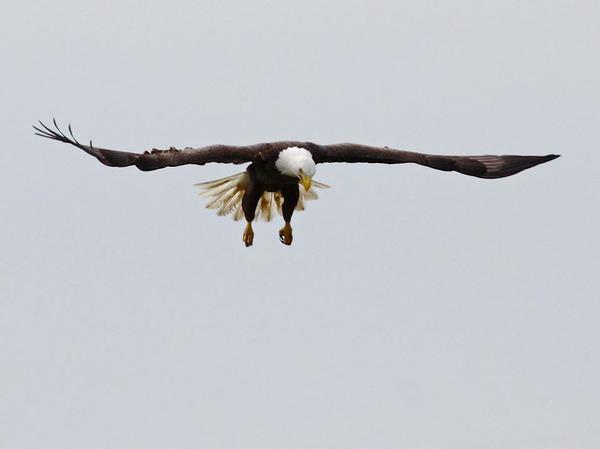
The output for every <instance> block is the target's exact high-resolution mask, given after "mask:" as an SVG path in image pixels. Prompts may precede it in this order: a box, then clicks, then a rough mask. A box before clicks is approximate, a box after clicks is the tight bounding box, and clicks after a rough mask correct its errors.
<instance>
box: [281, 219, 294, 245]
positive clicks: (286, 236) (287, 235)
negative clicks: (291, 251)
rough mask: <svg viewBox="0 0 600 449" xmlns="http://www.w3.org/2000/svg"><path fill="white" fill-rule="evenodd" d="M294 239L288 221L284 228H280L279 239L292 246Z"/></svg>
mask: <svg viewBox="0 0 600 449" xmlns="http://www.w3.org/2000/svg"><path fill="white" fill-rule="evenodd" d="M292 240H294V238H293V236H292V227H291V226H290V224H289V223H286V224H285V226H284V227H283V228H281V229H280V230H279V241H280V242H281V243H283V244H284V245H287V246H290V245H291V244H292Z"/></svg>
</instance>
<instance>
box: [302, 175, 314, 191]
mask: <svg viewBox="0 0 600 449" xmlns="http://www.w3.org/2000/svg"><path fill="white" fill-rule="evenodd" d="M300 184H302V186H303V187H304V190H305V191H306V192H308V191H309V189H310V185H311V184H312V178H311V177H310V176H306V175H305V174H303V173H301V174H300Z"/></svg>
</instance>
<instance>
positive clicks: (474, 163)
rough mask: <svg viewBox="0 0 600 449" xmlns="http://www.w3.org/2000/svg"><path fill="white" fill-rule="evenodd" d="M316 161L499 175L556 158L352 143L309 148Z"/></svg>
mask: <svg viewBox="0 0 600 449" xmlns="http://www.w3.org/2000/svg"><path fill="white" fill-rule="evenodd" d="M311 153H312V155H313V159H314V160H315V162H316V163H326V162H365V163H374V164H404V163H409V162H412V163H415V164H419V165H424V166H426V167H431V168H435V169H436V170H443V171H456V172H459V173H462V174H465V175H469V176H477V177H479V178H487V179H492V178H503V177H505V176H510V175H514V174H515V173H519V172H520V171H522V170H526V169H528V168H531V167H534V166H536V165H538V164H542V163H544V162H548V161H551V160H552V159H556V158H557V157H558V155H556V154H549V155H547V156H493V155H485V156H441V155H439V156H438V155H433V154H424V153H414V152H412V151H401V150H393V149H391V148H387V147H372V146H367V145H357V144H353V143H342V144H336V145H318V146H315V147H313V148H311Z"/></svg>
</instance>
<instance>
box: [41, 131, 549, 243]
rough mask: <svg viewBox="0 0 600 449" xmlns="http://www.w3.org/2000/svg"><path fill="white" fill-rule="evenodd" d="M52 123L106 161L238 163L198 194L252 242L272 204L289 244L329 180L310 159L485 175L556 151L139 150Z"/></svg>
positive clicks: (303, 145)
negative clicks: (81, 136) (296, 220)
mask: <svg viewBox="0 0 600 449" xmlns="http://www.w3.org/2000/svg"><path fill="white" fill-rule="evenodd" d="M53 123H54V129H53V128H50V127H49V126H46V125H45V124H44V123H42V122H40V125H39V126H34V127H33V128H34V129H35V131H36V132H35V134H37V135H38V136H42V137H46V138H48V139H52V140H58V141H60V142H65V143H69V144H71V145H74V146H76V147H78V148H80V149H82V150H83V151H85V152H86V153H88V154H89V155H91V156H94V157H95V158H96V159H98V160H99V161H100V162H102V163H103V164H105V165H108V166H110V167H127V166H130V165H134V166H136V167H137V168H139V169H140V170H144V171H150V170H157V169H160V168H165V167H176V166H179V165H186V164H196V165H204V164H208V163H211V162H215V163H230V164H244V163H250V165H249V166H248V167H247V168H246V171H244V172H242V173H239V174H236V175H233V176H230V177H227V178H223V179H219V180H216V181H210V182H206V183H201V184H198V186H199V187H200V188H201V189H202V190H203V192H202V194H203V195H206V196H209V197H211V198H212V199H211V200H210V201H209V203H208V205H207V207H209V208H214V209H217V213H218V214H219V215H227V214H232V215H233V217H234V219H236V220H240V219H242V218H245V219H246V222H247V224H246V228H245V229H244V234H243V242H244V244H245V245H246V246H251V245H252V243H253V240H254V231H253V229H252V222H253V221H254V220H255V218H258V217H259V216H260V217H262V218H263V219H265V220H266V221H269V220H270V219H271V218H272V217H273V216H274V214H275V213H276V212H278V213H279V214H281V215H283V219H284V221H285V225H284V227H283V228H282V229H280V230H279V239H280V240H281V242H282V243H283V244H285V245H291V244H292V227H291V224H290V223H291V219H292V214H293V213H294V211H295V210H303V209H304V202H305V201H307V200H310V199H315V198H316V197H317V196H316V193H315V192H314V189H313V187H319V188H325V187H327V185H325V184H322V183H319V182H317V181H314V180H313V177H314V175H315V173H316V171H317V169H316V164H320V163H328V162H362V163H375V164H403V163H409V162H411V163H415V164H419V165H423V166H426V167H430V168H434V169H436V170H443V171H456V172H459V173H462V174H464V175H469V176H476V177H478V178H484V179H495V178H503V177H506V176H511V175H514V174H516V173H519V172H520V171H523V170H526V169H528V168H531V167H534V166H536V165H539V164H542V163H544V162H548V161H551V160H552V159H556V158H557V157H558V155H555V154H549V155H546V156H493V155H484V156H441V155H432V154H424V153H416V152H412V151H401V150H393V149H391V148H388V147H373V146H368V145H360V144H354V143H340V144H333V145H318V144H316V143H312V142H298V141H281V142H270V143H259V144H255V145H247V146H234V145H209V146H206V147H202V148H184V149H182V150H178V149H176V148H169V149H167V150H157V149H153V150H151V151H144V152H143V153H130V152H127V151H119V150H111V149H107V148H99V147H96V146H94V145H93V144H92V142H91V141H90V143H89V144H88V145H84V144H81V143H80V142H79V141H78V140H77V139H76V138H75V137H74V135H73V132H72V131H71V126H70V125H69V127H68V130H69V135H68V136H67V135H66V134H65V133H64V132H63V131H61V129H60V128H59V127H58V125H57V123H56V121H55V120H54V121H53Z"/></svg>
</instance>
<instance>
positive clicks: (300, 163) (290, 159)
mask: <svg viewBox="0 0 600 449" xmlns="http://www.w3.org/2000/svg"><path fill="white" fill-rule="evenodd" d="M275 167H277V170H279V172H280V173H281V174H282V175H286V176H291V177H293V178H298V179H299V181H300V183H301V184H302V185H303V186H304V190H306V191H307V192H308V190H309V189H310V185H311V183H312V177H313V176H314V175H315V173H316V172H317V164H315V161H314V160H313V158H312V154H311V153H310V151H308V150H307V149H305V148H300V147H288V148H286V149H285V150H281V151H280V152H279V156H278V158H277V160H276V161H275Z"/></svg>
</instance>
